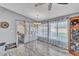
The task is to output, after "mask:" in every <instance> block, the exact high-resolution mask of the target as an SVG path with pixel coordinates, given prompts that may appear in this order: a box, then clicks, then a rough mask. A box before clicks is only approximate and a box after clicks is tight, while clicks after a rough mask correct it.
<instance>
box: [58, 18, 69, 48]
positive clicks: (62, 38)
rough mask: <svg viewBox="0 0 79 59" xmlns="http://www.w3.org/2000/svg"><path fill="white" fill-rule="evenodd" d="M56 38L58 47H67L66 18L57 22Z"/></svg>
mask: <svg viewBox="0 0 79 59" xmlns="http://www.w3.org/2000/svg"><path fill="white" fill-rule="evenodd" d="M58 40H59V42H60V43H59V46H60V47H63V48H68V47H67V45H68V22H67V21H66V20H64V21H59V22H58Z"/></svg>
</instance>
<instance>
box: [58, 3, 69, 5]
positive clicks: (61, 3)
mask: <svg viewBox="0 0 79 59" xmlns="http://www.w3.org/2000/svg"><path fill="white" fill-rule="evenodd" d="M58 4H61V5H67V4H68V3H58Z"/></svg>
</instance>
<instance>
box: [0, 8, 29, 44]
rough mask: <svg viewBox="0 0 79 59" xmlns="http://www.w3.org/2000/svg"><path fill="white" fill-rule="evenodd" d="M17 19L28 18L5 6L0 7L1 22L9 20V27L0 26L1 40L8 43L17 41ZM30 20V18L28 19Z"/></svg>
mask: <svg viewBox="0 0 79 59" xmlns="http://www.w3.org/2000/svg"><path fill="white" fill-rule="evenodd" d="M15 20H27V19H26V18H25V17H24V16H22V15H19V14H17V13H14V12H11V11H9V10H7V9H5V8H2V7H0V22H2V21H7V22H8V23H9V28H7V29H3V28H0V42H6V44H10V43H14V42H16V35H15V34H16V30H15V29H16V22H15ZM28 20H29V19H28Z"/></svg>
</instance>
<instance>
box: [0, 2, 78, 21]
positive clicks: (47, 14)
mask: <svg viewBox="0 0 79 59" xmlns="http://www.w3.org/2000/svg"><path fill="white" fill-rule="evenodd" d="M34 5H35V3H2V4H1V3H0V6H2V7H5V8H7V9H10V10H12V11H14V12H17V13H19V14H22V15H24V16H27V17H30V18H33V19H34V20H37V21H41V20H47V19H50V18H54V17H58V16H62V15H67V14H71V13H75V12H79V4H78V3H73V4H72V3H70V4H68V5H60V4H55V3H54V4H53V6H52V10H51V11H48V4H44V5H41V6H38V7H35V6H34ZM37 15H38V19H37Z"/></svg>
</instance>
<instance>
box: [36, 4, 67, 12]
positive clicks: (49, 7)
mask: <svg viewBox="0 0 79 59" xmlns="http://www.w3.org/2000/svg"><path fill="white" fill-rule="evenodd" d="M43 4H46V3H37V4H35V7H38V6H41V5H43ZM52 4H53V3H49V4H48V11H50V10H51V8H52ZM57 4H61V5H67V4H68V3H57Z"/></svg>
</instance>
